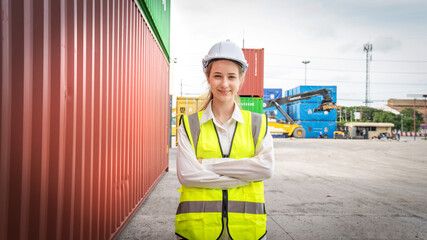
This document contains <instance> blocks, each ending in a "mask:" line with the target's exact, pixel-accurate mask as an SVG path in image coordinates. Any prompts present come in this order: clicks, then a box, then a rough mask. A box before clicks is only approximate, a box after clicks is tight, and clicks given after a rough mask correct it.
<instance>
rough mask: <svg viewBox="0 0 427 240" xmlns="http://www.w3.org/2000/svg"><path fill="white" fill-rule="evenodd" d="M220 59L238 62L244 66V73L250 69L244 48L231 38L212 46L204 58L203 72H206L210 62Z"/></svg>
mask: <svg viewBox="0 0 427 240" xmlns="http://www.w3.org/2000/svg"><path fill="white" fill-rule="evenodd" d="M219 59H227V60H231V61H234V62H236V63H238V64H239V65H240V66H241V67H242V69H243V73H245V72H246V70H247V69H248V63H247V62H246V59H245V55H244V54H243V51H242V49H241V48H240V47H239V46H237V45H236V44H235V43H233V42H231V41H230V40H229V39H227V40H225V41H221V42H219V43H216V44H215V45H213V46H212V48H211V50H209V53H208V55H206V56H205V57H204V58H203V60H202V64H203V72H204V73H206V68H207V67H208V65H209V63H210V62H212V61H213V60H219Z"/></svg>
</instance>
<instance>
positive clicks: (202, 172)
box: [176, 124, 249, 189]
mask: <svg viewBox="0 0 427 240" xmlns="http://www.w3.org/2000/svg"><path fill="white" fill-rule="evenodd" d="M176 170H177V171H176V172H177V176H178V180H179V182H180V183H181V184H182V185H184V186H186V187H204V188H215V189H229V188H235V187H240V186H244V185H248V184H249V182H248V181H247V180H243V179H238V178H234V177H229V176H222V175H221V174H217V173H214V172H212V171H210V170H208V169H206V168H205V167H203V166H202V164H200V163H199V162H198V161H197V158H196V154H195V153H194V150H193V147H192V146H191V143H190V140H189V139H188V136H187V133H186V132H185V128H184V126H183V124H181V125H180V126H179V128H178V155H177V160H176Z"/></svg>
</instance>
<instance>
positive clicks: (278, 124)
mask: <svg viewBox="0 0 427 240" xmlns="http://www.w3.org/2000/svg"><path fill="white" fill-rule="evenodd" d="M316 96H322V97H323V100H322V102H321V104H320V105H319V106H318V107H317V108H315V109H314V110H313V111H314V112H317V111H328V112H329V111H330V110H332V109H341V106H336V105H335V104H334V103H333V102H332V97H331V96H332V92H331V90H328V89H326V88H322V89H318V90H314V91H310V92H304V93H299V94H295V95H291V96H287V97H283V98H277V99H271V100H269V101H265V102H264V103H263V108H264V109H266V108H269V107H276V108H277V110H278V111H279V112H280V113H281V114H282V115H283V116H284V117H285V118H286V120H284V119H280V120H278V119H277V117H276V114H275V113H274V111H266V112H265V113H266V115H267V118H268V127H269V130H270V133H273V134H274V133H279V134H280V133H281V134H283V135H285V136H287V137H295V138H304V137H305V129H304V128H303V127H302V126H301V125H299V124H297V123H296V122H295V121H294V120H293V119H292V118H291V117H290V116H289V115H288V114H287V113H286V112H285V111H284V110H283V109H282V107H281V106H280V105H283V104H287V103H292V102H296V101H300V100H305V99H310V98H312V97H316Z"/></svg>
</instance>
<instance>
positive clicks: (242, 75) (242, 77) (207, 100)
mask: <svg viewBox="0 0 427 240" xmlns="http://www.w3.org/2000/svg"><path fill="white" fill-rule="evenodd" d="M218 60H219V59H218ZM213 62H215V60H214V61H211V62H210V63H209V65H208V67H207V68H206V79H208V78H209V75H211V70H212V63H213ZM231 62H232V63H234V64H236V65H237V67H238V69H239V77H240V81H241V84H240V86H242V85H243V82H244V80H245V73H244V72H243V68H242V66H240V64H238V63H236V62H234V61H231ZM212 99H213V94H212V90H211V89H209V92H208V94H207V95H206V98H205V99H204V100H203V104H202V105H201V107H200V109H199V111H203V110H205V109H206V108H207V107H208V105H209V103H210V101H211V100H212ZM234 101H235V102H236V103H237V106H239V108H240V109H242V106H241V104H240V96H239V94H236V95H235V96H234Z"/></svg>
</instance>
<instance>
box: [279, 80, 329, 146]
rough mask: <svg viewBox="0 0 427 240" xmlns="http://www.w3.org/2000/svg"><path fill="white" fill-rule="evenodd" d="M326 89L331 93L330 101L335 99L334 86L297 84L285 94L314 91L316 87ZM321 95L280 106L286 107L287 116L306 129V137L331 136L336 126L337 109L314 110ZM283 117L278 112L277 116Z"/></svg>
mask: <svg viewBox="0 0 427 240" xmlns="http://www.w3.org/2000/svg"><path fill="white" fill-rule="evenodd" d="M322 88H325V89H328V90H330V91H331V93H332V96H331V97H332V101H333V102H336V101H337V87H336V86H298V87H296V88H293V89H290V90H287V91H286V92H285V96H291V95H295V94H299V93H304V92H309V91H314V90H318V89H322ZM322 100H323V97H322V96H316V97H312V98H310V99H305V100H300V101H297V102H293V103H289V104H286V105H284V106H282V108H283V109H286V112H287V113H288V114H289V116H290V117H291V118H292V119H293V120H294V121H295V122H296V123H298V124H300V125H301V126H302V127H303V128H304V129H305V131H306V135H305V137H306V138H317V137H319V135H320V134H321V133H322V134H325V133H326V134H328V137H329V138H333V137H334V136H333V134H334V131H336V128H337V123H336V120H337V110H336V109H333V110H331V111H329V112H328V111H322V112H314V109H315V108H317V107H318V106H319V104H320V103H321V102H322ZM280 117H283V116H282V115H281V114H280V113H278V118H280Z"/></svg>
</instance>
